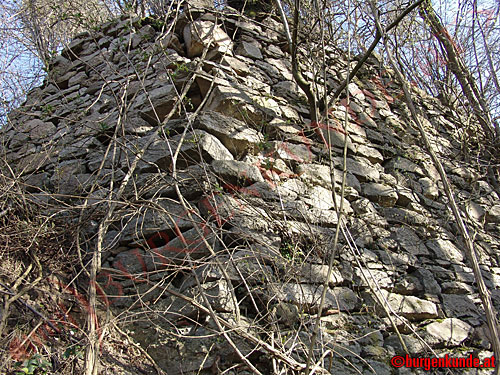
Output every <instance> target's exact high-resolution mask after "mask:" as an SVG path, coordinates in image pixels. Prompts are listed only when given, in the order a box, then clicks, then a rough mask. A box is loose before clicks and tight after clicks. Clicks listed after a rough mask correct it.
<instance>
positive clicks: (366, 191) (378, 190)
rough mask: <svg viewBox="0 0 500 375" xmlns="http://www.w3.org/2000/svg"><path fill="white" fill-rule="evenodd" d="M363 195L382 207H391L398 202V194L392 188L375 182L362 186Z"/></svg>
mask: <svg viewBox="0 0 500 375" xmlns="http://www.w3.org/2000/svg"><path fill="white" fill-rule="evenodd" d="M363 195H365V196H366V197H367V198H369V199H370V200H371V201H372V202H375V203H378V204H380V205H382V206H384V207H392V206H394V204H395V203H396V201H397V200H398V194H397V193H396V192H395V191H394V189H393V188H392V187H390V186H387V185H383V184H378V183H375V182H372V183H368V184H364V185H363Z"/></svg>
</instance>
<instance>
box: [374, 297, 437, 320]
mask: <svg viewBox="0 0 500 375" xmlns="http://www.w3.org/2000/svg"><path fill="white" fill-rule="evenodd" d="M380 294H381V297H382V301H383V303H388V304H389V306H390V307H391V308H392V310H394V311H395V312H396V313H398V314H400V315H401V316H403V317H405V318H407V319H409V320H424V319H432V318H437V317H438V310H437V306H436V304H435V303H433V302H430V301H426V300H423V299H421V298H418V297H414V296H403V295H401V294H396V293H390V292H388V291H385V290H381V291H380Z"/></svg>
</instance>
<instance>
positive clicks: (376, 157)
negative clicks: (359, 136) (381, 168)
mask: <svg viewBox="0 0 500 375" xmlns="http://www.w3.org/2000/svg"><path fill="white" fill-rule="evenodd" d="M356 153H357V154H358V155H360V156H362V157H364V158H366V159H368V160H370V161H371V162H372V163H379V164H381V163H382V162H383V161H384V157H383V156H382V154H381V153H380V151H378V150H377V149H376V148H373V147H370V146H367V145H359V146H358V147H357V148H356Z"/></svg>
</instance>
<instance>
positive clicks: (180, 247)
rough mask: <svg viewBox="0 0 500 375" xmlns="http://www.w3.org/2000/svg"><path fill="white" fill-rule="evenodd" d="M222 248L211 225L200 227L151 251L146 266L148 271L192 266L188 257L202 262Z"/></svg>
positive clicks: (147, 255)
mask: <svg viewBox="0 0 500 375" xmlns="http://www.w3.org/2000/svg"><path fill="white" fill-rule="evenodd" d="M163 232H165V230H163ZM149 242H151V240H150V241H149ZM220 246H221V245H220V242H219V240H218V238H217V236H216V233H215V231H214V229H213V228H212V227H211V226H209V225H204V226H203V225H199V226H198V227H194V228H191V229H189V230H188V231H186V232H183V233H182V234H181V235H180V236H178V237H175V238H174V239H172V240H171V241H168V242H167V244H166V245H164V246H161V247H156V248H153V249H151V250H149V251H148V252H147V254H146V256H145V260H144V264H145V267H146V269H147V270H148V271H154V270H158V269H162V268H165V267H168V266H171V265H178V264H185V265H190V261H188V260H187V257H188V255H189V259H191V260H193V261H196V260H200V259H202V258H205V257H208V256H210V255H212V254H213V253H212V251H213V252H214V253H215V252H217V251H219V250H220Z"/></svg>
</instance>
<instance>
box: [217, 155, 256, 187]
mask: <svg viewBox="0 0 500 375" xmlns="http://www.w3.org/2000/svg"><path fill="white" fill-rule="evenodd" d="M212 168H213V169H214V172H215V174H216V175H217V176H218V177H219V178H221V179H222V181H223V182H224V183H228V184H231V185H232V186H233V187H236V186H248V185H250V184H252V183H254V182H264V178H263V177H262V175H261V174H260V171H259V169H258V168H257V167H256V166H254V165H249V164H247V163H245V162H242V161H237V160H214V161H213V162H212Z"/></svg>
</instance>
